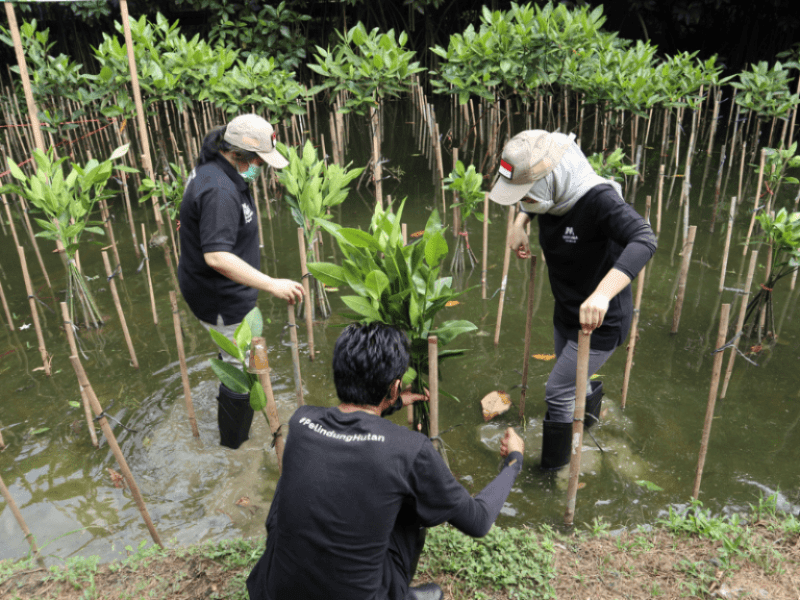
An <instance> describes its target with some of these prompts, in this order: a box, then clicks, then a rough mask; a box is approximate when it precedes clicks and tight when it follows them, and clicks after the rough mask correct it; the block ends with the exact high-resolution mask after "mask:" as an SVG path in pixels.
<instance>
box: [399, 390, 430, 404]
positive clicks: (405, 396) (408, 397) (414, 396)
mask: <svg viewBox="0 0 800 600" xmlns="http://www.w3.org/2000/svg"><path fill="white" fill-rule="evenodd" d="M422 389H423V393H422V394H418V393H415V392H412V391H411V386H409V387H407V388H406V389H404V390H403V391H402V392H400V398H401V399H402V401H403V406H411V405H412V404H414V402H428V401H430V399H431V393H430V392H429V391H428V388H422Z"/></svg>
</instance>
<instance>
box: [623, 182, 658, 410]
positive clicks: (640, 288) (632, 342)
mask: <svg viewBox="0 0 800 600" xmlns="http://www.w3.org/2000/svg"><path fill="white" fill-rule="evenodd" d="M645 202H646V204H645V212H644V215H645V216H644V219H645V221H649V219H650V202H651V198H650V196H647V198H646V200H645ZM646 269H647V267H646V266H645V267H642V270H641V271H640V272H639V274H638V275H637V276H636V278H637V279H638V283H637V284H636V298H635V300H634V302H633V320H632V321H631V333H630V336H629V338H628V355H627V357H626V359H625V373H624V375H623V376H622V396H621V398H620V407H621V408H622V409H623V410H624V409H625V401H626V399H627V397H628V385H629V384H630V381H631V369H632V368H633V354H634V352H635V351H636V338H637V337H638V336H639V314H640V312H641V306H642V295H643V293H644V281H645V271H646Z"/></svg>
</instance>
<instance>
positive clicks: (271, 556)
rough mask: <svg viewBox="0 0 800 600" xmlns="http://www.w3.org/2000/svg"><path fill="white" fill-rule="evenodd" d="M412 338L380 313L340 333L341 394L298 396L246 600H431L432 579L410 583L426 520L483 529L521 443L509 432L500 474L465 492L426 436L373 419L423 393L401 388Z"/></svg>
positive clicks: (514, 470) (337, 374)
mask: <svg viewBox="0 0 800 600" xmlns="http://www.w3.org/2000/svg"><path fill="white" fill-rule="evenodd" d="M408 347H409V344H408V339H407V338H406V336H405V334H403V333H402V332H400V331H398V330H397V329H394V328H392V327H388V326H386V325H382V324H378V323H372V324H370V325H350V326H349V327H348V328H347V329H345V330H344V332H343V333H342V334H341V335H340V336H339V339H338V340H337V342H336V346H335V348H334V352H333V377H334V383H335V385H336V392H337V395H338V397H339V400H340V402H341V404H339V406H336V407H332V408H325V407H318V406H302V407H300V408H298V409H297V411H296V412H295V414H294V415H293V416H292V418H291V420H290V428H291V432H290V435H289V436H288V438H287V441H286V449H285V453H284V456H283V474H282V475H281V477H280V479H279V480H278V485H277V487H276V490H275V497H274V499H273V501H272V506H271V507H270V511H269V515H268V516H267V523H266V526H267V547H266V550H265V552H264V554H263V555H262V557H261V559H260V560H259V561H258V563H257V564H256V566H255V568H254V569H253V571H252V572H251V573H250V576H249V578H248V580H247V589H248V591H249V593H250V598H251V599H252V600H262V599H264V600H265V599H271V600H275V599H278V598H304V599H306V600H313V599H322V598H326V599H327V598H331V599H339V598H347V599H348V600H359V599H364V600H372V599H375V600H385V599H388V600H403V599H404V598H415V597H431V598H439V597H441V592H440V591H439V590H438V588H436V589H435V590H431V589H430V587H431V586H428V588H429V589H428V590H427V592H426V593H422V590H421V589H416V590H415V589H414V588H412V589H409V584H410V582H411V579H412V578H413V576H414V571H415V570H416V566H417V561H418V559H419V555H420V552H421V551H422V547H423V545H424V541H425V538H424V532H425V529H424V528H425V527H432V526H435V525H439V524H441V523H443V522H445V521H449V522H450V523H451V524H452V525H453V526H455V527H456V528H458V529H459V530H460V531H462V532H464V533H466V534H467V535H470V536H473V537H481V536H484V535H486V534H487V533H488V532H489V529H490V528H491V526H492V524H493V523H494V521H495V520H496V519H497V516H498V515H499V514H500V509H501V508H502V507H503V503H504V502H505V500H506V497H507V496H508V493H509V491H510V490H511V486H512V485H513V483H514V480H515V479H516V476H517V474H518V473H519V471H520V469H521V468H522V454H523V450H524V444H523V441H522V439H521V438H520V437H519V436H518V435H517V434H516V433H515V432H514V430H513V429H511V428H509V429H508V430H507V431H506V434H505V437H504V438H503V441H502V443H501V450H500V453H501V455H502V456H504V457H505V461H504V464H503V467H502V469H501V471H500V474H499V475H498V476H497V477H496V478H495V479H494V480H493V481H492V482H491V483H490V484H489V485H487V486H486V487H485V488H484V489H483V491H481V492H480V493H479V494H478V495H477V496H476V497H475V498H472V497H471V496H470V495H469V493H468V492H467V490H466V489H464V487H463V486H462V485H461V484H460V483H458V481H456V479H455V477H453V475H452V473H450V471H449V470H448V468H447V466H446V465H445V463H444V461H443V460H442V458H441V456H439V454H438V453H437V452H436V450H435V449H434V447H433V444H432V443H431V442H430V440H429V439H428V438H427V437H425V436H424V435H422V434H420V433H419V432H415V431H411V430H409V429H407V428H404V427H401V426H399V425H395V424H394V423H392V422H390V421H387V420H384V419H382V418H381V417H382V416H385V415H387V414H390V413H391V412H393V411H394V410H397V409H399V408H400V407H402V406H404V405H409V404H411V403H413V402H417V401H425V400H427V397H426V396H424V395H422V394H412V393H410V392H401V391H400V386H401V378H402V376H403V374H404V373H405V371H406V369H407V368H408V362H409V353H408ZM423 587H424V586H423ZM433 587H435V586H433Z"/></svg>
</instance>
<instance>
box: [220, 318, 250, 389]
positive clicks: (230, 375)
mask: <svg viewBox="0 0 800 600" xmlns="http://www.w3.org/2000/svg"><path fill="white" fill-rule="evenodd" d="M212 331H213V330H212ZM210 362H211V369H212V370H213V371H214V373H215V374H216V375H217V377H218V378H219V380H220V381H221V382H222V385H224V386H225V387H226V388H228V389H229V390H231V391H234V392H236V393H237V394H247V393H249V392H250V379H249V378H248V377H247V375H246V374H245V373H244V372H242V370H241V369H239V368H237V367H236V366H234V365H232V364H231V363H227V362H225V361H222V360H219V359H218V358H212V359H210Z"/></svg>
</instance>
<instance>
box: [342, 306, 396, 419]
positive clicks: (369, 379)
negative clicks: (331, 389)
mask: <svg viewBox="0 0 800 600" xmlns="http://www.w3.org/2000/svg"><path fill="white" fill-rule="evenodd" d="M408 361H409V342H408V338H407V337H406V334H405V333H403V332H402V331H400V330H399V329H397V328H395V327H391V326H389V325H384V324H383V323H378V322H375V323H370V324H369V325H359V324H353V325H349V326H348V327H347V328H346V329H345V330H344V331H343V332H342V334H341V335H340V336H339V339H337V340H336V345H335V346H334V348H333V383H334V385H336V394H337V395H338V396H339V400H340V401H341V402H344V403H347V404H359V405H370V406H378V405H379V404H380V403H381V400H383V399H384V398H385V397H386V396H387V394H388V393H389V387H390V386H391V384H392V382H393V381H394V380H395V379H400V378H402V377H403V374H404V373H405V372H406V370H407V369H408Z"/></svg>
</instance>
